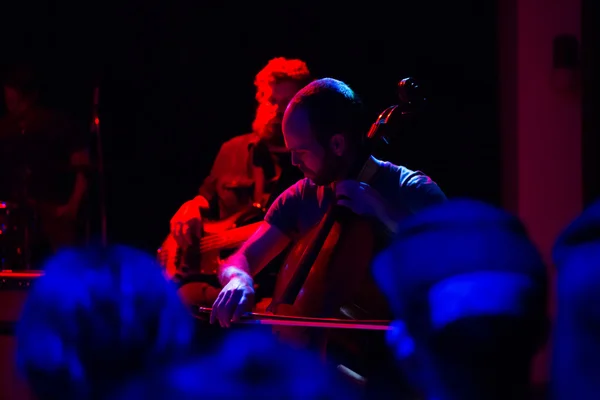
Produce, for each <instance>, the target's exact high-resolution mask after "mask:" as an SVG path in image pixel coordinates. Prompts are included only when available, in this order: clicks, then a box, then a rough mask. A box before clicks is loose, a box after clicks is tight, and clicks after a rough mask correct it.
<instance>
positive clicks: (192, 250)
mask: <svg viewBox="0 0 600 400" xmlns="http://www.w3.org/2000/svg"><path fill="white" fill-rule="evenodd" d="M263 215H264V212H263V210H262V209H260V208H258V207H251V208H250V209H246V210H242V211H239V212H238V213H236V214H233V215H231V216H230V217H228V218H225V219H223V220H220V221H207V222H205V223H204V225H203V232H202V237H201V238H200V239H198V240H197V243H194V244H193V245H192V246H190V247H188V248H187V249H182V248H181V247H180V246H179V245H178V244H177V242H176V241H175V238H173V236H172V235H171V234H169V235H168V236H167V238H166V239H165V240H164V241H163V243H162V245H161V246H160V248H159V249H158V250H157V258H158V262H159V264H160V265H161V266H162V267H163V268H164V271H165V275H166V276H167V278H168V279H173V278H174V277H176V276H177V275H189V274H195V275H215V274H216V273H217V268H218V267H219V263H220V262H221V253H222V251H224V250H234V249H236V248H238V247H239V246H240V245H241V244H242V243H244V242H245V241H246V240H247V239H248V238H249V237H250V236H252V234H253V233H254V232H255V231H256V230H257V229H258V227H259V226H260V224H261V223H262V218H263ZM254 221H256V222H254Z"/></svg>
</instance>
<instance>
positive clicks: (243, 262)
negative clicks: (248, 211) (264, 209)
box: [219, 222, 290, 286]
mask: <svg viewBox="0 0 600 400" xmlns="http://www.w3.org/2000/svg"><path fill="white" fill-rule="evenodd" d="M289 243H290V238H289V237H288V236H286V235H285V234H284V233H283V232H281V231H280V230H279V229H278V228H277V227H275V226H273V225H270V224H269V223H267V222H263V223H262V224H261V225H260V227H259V228H258V230H257V231H256V232H254V234H253V235H252V236H251V237H250V238H249V239H248V240H247V241H246V243H244V244H243V245H242V247H241V248H240V249H239V250H238V251H237V252H235V253H234V254H233V255H231V256H230V257H229V258H227V259H226V260H225V261H224V262H223V264H222V266H221V268H220V270H219V281H220V282H221V285H222V286H225V285H227V283H229V281H230V280H231V279H232V278H234V277H237V278H244V279H248V278H249V279H250V280H252V277H254V276H256V275H257V274H258V273H259V272H260V271H262V269H263V268H264V267H265V266H266V265H267V264H268V263H269V262H271V260H273V259H274V258H275V257H277V255H279V253H281V252H282V251H283V250H284V249H285V248H286V247H287V245H288V244H289Z"/></svg>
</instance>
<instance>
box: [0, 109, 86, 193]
mask: <svg viewBox="0 0 600 400" xmlns="http://www.w3.org/2000/svg"><path fill="white" fill-rule="evenodd" d="M86 147H87V139H86V136H85V135H84V134H83V133H82V132H81V131H80V130H78V129H76V128H75V126H74V124H73V123H72V122H71V121H70V120H69V119H68V118H67V117H66V116H65V115H62V114H61V113H59V112H56V111H53V110H48V109H44V108H41V107H40V108H35V109H32V110H30V111H29V112H28V113H27V115H26V117H25V118H22V119H18V118H16V117H15V116H13V115H6V116H4V117H3V118H2V119H0V199H2V200H13V201H19V200H22V199H23V196H24V195H26V196H27V197H28V198H30V199H35V200H38V201H44V202H51V203H57V204H64V203H66V202H67V201H68V199H69V196H70V194H71V192H72V190H73V184H74V179H75V171H74V170H73V168H72V167H71V163H70V158H71V155H72V154H73V152H75V151H78V150H82V149H85V148H86Z"/></svg>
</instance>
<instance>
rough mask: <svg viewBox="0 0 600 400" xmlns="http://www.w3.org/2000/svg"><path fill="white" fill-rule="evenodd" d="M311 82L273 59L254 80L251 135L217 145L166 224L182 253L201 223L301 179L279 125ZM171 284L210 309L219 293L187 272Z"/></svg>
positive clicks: (297, 64) (304, 72) (290, 64)
mask: <svg viewBox="0 0 600 400" xmlns="http://www.w3.org/2000/svg"><path fill="white" fill-rule="evenodd" d="M311 80H312V78H311V74H310V71H309V70H308V67H307V66H306V63H305V62H304V61H302V60H298V59H286V58H283V57H278V58H273V59H272V60H270V61H269V62H268V63H267V65H266V66H265V67H264V68H263V69H262V70H261V71H260V72H259V73H258V74H257V75H256V79H255V81H254V84H255V86H256V100H257V101H258V107H257V109H256V116H255V119H254V122H253V124H252V132H251V133H248V134H244V135H240V136H237V137H234V138H233V139H230V140H228V141H227V142H225V143H224V144H223V145H222V146H221V149H220V150H219V153H218V154H217V157H216V159H215V162H214V164H213V166H212V169H211V172H210V174H209V176H208V177H206V179H205V180H204V182H203V183H202V186H201V187H200V190H199V194H198V196H196V197H195V198H194V199H192V200H190V201H187V202H186V203H184V204H183V205H182V206H181V207H180V209H179V210H178V211H177V213H176V214H175V215H174V216H173V218H172V219H171V234H172V236H173V238H174V239H175V241H176V243H177V245H178V246H179V247H180V248H182V249H186V248H188V247H189V246H190V245H191V243H192V238H193V237H196V238H200V237H201V236H202V231H203V220H204V219H206V220H212V221H216V220H223V219H226V218H228V217H232V216H234V215H235V214H236V213H240V212H243V211H244V210H247V209H248V208H249V207H251V206H252V204H255V205H258V206H260V207H264V206H265V205H266V202H267V201H269V199H270V198H271V194H272V193H275V194H279V193H281V192H282V191H283V190H285V189H286V188H287V187H288V186H290V185H291V184H293V183H294V182H296V181H297V180H298V179H300V178H301V177H302V174H301V173H300V171H299V170H298V169H297V168H295V167H293V166H292V163H291V161H290V154H289V152H288V151H287V149H286V148H285V144H284V143H283V134H282V132H281V120H282V118H283V112H284V111H285V107H286V106H287V104H288V102H289V101H290V99H291V98H292V97H293V96H294V95H295V94H296V93H297V92H298V90H300V89H301V88H303V87H304V86H305V85H306V84H308V83H309V82H310V81H311ZM257 210H258V209H257ZM260 218H262V215H261V216H260ZM219 229H228V227H227V226H226V225H223V227H221V228H219ZM211 233H215V232H211ZM198 279H200V280H202V281H201V282H198V281H197V280H198ZM176 280H177V281H178V283H179V284H180V285H181V289H180V295H181V297H182V299H183V300H184V301H185V302H186V303H193V304H200V305H204V306H210V305H211V304H212V303H213V302H214V300H215V299H216V297H217V295H218V293H219V289H217V287H215V286H216V285H218V282H217V281H216V279H215V281H214V282H208V283H207V282H204V280H205V277H200V278H199V277H198V276H197V275H196V276H194V272H193V271H192V272H188V271H178V276H177V277H176Z"/></svg>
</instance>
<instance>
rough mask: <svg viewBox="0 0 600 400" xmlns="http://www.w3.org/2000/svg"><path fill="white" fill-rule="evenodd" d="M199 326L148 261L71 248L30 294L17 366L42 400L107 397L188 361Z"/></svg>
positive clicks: (118, 252)
mask: <svg viewBox="0 0 600 400" xmlns="http://www.w3.org/2000/svg"><path fill="white" fill-rule="evenodd" d="M192 330H193V321H192V320H191V316H190V315H189V313H188V312H187V310H185V308H184V307H183V305H182V304H181V303H180V300H179V298H178V297H177V294H176V292H175V289H174V288H173V287H171V286H170V284H169V283H168V282H167V281H166V279H165V278H164V276H163V274H162V271H161V269H160V268H159V267H158V265H156V264H155V262H154V259H153V258H151V257H150V256H149V255H147V254H145V253H143V252H140V251H138V250H135V249H131V248H128V247H124V246H114V247H110V248H107V249H102V248H90V249H68V250H63V251H61V252H59V253H58V254H57V255H55V256H54V257H52V258H51V259H50V260H49V261H48V262H47V265H46V266H45V276H43V277H41V278H40V279H39V280H38V281H36V282H35V284H34V285H33V287H32V290H31V292H30V294H29V297H28V300H27V303H26V305H25V308H24V311H23V314H22V318H21V321H20V323H19V325H18V328H17V363H18V366H19V367H20V369H21V370H22V371H23V373H24V375H25V377H26V378H27V380H28V382H29V384H30V385H31V387H32V389H33V391H34V392H35V394H36V395H37V396H38V398H39V399H41V400H43V399H93V398H101V397H102V395H103V393H105V392H106V391H110V390H111V387H113V386H115V385H121V381H122V380H125V379H128V378H129V376H130V375H131V374H135V373H139V372H140V370H142V369H145V368H152V367H153V366H155V365H162V364H164V363H166V362H170V361H173V360H176V359H177V358H178V357H179V356H182V355H184V354H185V353H186V352H187V351H188V349H189V345H190V342H191V338H192Z"/></svg>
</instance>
